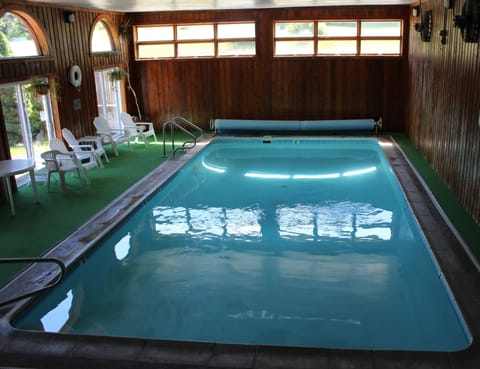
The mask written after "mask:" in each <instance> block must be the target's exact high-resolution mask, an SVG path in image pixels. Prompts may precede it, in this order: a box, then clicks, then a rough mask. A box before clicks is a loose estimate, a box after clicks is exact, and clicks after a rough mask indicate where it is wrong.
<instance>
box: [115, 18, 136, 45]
mask: <svg viewBox="0 0 480 369" xmlns="http://www.w3.org/2000/svg"><path fill="white" fill-rule="evenodd" d="M132 23H133V21H132V20H131V19H130V18H127V19H125V20H124V21H123V23H121V24H120V25H119V26H118V33H119V35H120V37H121V38H123V39H124V40H128V39H129V38H130V36H131V33H130V29H131V28H132Z"/></svg>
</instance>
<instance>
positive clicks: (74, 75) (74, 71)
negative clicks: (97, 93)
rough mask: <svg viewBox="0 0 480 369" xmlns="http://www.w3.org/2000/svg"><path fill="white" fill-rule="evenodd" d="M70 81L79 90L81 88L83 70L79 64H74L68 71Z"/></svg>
mask: <svg viewBox="0 0 480 369" xmlns="http://www.w3.org/2000/svg"><path fill="white" fill-rule="evenodd" d="M68 81H69V82H70V83H71V84H72V86H73V87H75V88H76V89H77V90H80V86H81V85H82V70H81V69H80V67H79V66H78V65H73V66H72V67H71V68H70V71H69V72H68Z"/></svg>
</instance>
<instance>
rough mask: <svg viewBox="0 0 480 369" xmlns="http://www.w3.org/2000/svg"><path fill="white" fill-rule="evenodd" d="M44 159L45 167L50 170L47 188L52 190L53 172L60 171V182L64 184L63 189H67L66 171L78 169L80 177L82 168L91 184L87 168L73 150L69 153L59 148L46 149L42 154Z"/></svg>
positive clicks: (64, 190) (86, 179)
mask: <svg viewBox="0 0 480 369" xmlns="http://www.w3.org/2000/svg"><path fill="white" fill-rule="evenodd" d="M40 156H41V157H42V159H43V160H44V162H45V168H46V169H47V171H48V179H47V186H48V187H47V190H48V192H50V178H51V176H52V173H58V175H59V177H60V184H61V186H62V191H63V192H66V191H67V186H66V183H65V173H68V172H73V171H77V174H78V178H79V180H80V182H81V181H82V180H81V177H80V170H82V172H83V175H84V176H85V181H86V182H87V183H88V184H90V183H91V182H90V178H89V177H88V173H87V169H86V168H85V167H84V166H83V165H82V164H81V163H80V161H79V160H78V159H77V157H76V156H75V153H74V152H73V151H70V152H69V153H63V152H60V151H58V150H50V151H45V152H43V153H41V154H40Z"/></svg>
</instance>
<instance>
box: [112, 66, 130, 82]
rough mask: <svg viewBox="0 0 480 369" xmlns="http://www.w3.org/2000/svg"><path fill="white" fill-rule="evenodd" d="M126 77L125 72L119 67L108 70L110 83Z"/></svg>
mask: <svg viewBox="0 0 480 369" xmlns="http://www.w3.org/2000/svg"><path fill="white" fill-rule="evenodd" d="M126 77H127V73H126V72H125V71H124V70H123V69H120V68H115V69H112V70H111V71H110V72H108V80H109V81H110V82H112V83H114V82H115V81H121V80H124V79H125V78H126Z"/></svg>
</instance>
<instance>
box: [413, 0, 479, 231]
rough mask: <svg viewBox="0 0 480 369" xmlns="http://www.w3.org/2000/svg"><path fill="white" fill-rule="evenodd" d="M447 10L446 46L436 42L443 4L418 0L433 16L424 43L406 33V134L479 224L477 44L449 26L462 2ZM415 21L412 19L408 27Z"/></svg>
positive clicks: (423, 8)
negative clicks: (428, 33) (428, 39)
mask: <svg viewBox="0 0 480 369" xmlns="http://www.w3.org/2000/svg"><path fill="white" fill-rule="evenodd" d="M454 6H455V8H454V9H450V10H448V11H447V22H446V29H447V31H448V36H447V43H446V45H442V44H441V43H440V30H442V29H443V18H444V9H443V2H441V1H440V2H439V1H433V0H428V1H422V11H426V10H430V9H431V10H432V11H433V32H432V39H431V41H430V42H422V41H421V40H420V35H419V34H418V33H417V32H415V31H413V30H412V31H411V32H410V51H409V91H410V93H409V96H410V102H409V105H408V119H407V121H408V124H407V132H408V134H409V136H410V138H411V140H412V141H413V143H414V144H415V145H416V146H417V147H418V148H419V149H420V150H421V152H422V153H423V154H424V156H425V158H426V159H427V160H428V161H429V162H430V163H431V165H432V167H433V168H434V169H435V170H436V171H437V172H438V174H439V175H440V176H441V177H442V178H443V179H444V180H445V182H446V183H447V184H448V186H449V187H450V188H451V189H452V190H453V192H454V193H455V194H456V195H457V197H458V199H459V200H460V202H461V203H462V204H463V206H464V207H465V208H466V209H467V210H468V211H469V212H470V213H471V214H472V216H473V217H474V218H475V219H476V221H477V222H479V223H480V116H479V115H480V91H479V89H480V45H479V43H478V42H476V43H466V42H464V41H463V40H462V38H461V34H460V30H459V29H457V28H454V27H453V17H454V16H455V15H459V14H461V12H462V10H461V8H462V6H463V1H454ZM416 22H420V17H416V18H414V17H412V19H411V24H412V27H413V24H414V23H416Z"/></svg>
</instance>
